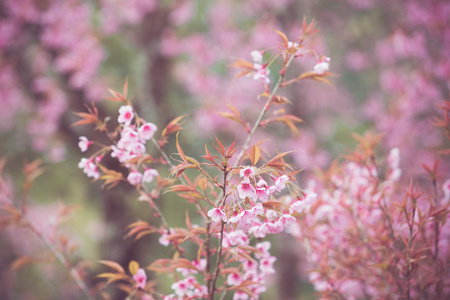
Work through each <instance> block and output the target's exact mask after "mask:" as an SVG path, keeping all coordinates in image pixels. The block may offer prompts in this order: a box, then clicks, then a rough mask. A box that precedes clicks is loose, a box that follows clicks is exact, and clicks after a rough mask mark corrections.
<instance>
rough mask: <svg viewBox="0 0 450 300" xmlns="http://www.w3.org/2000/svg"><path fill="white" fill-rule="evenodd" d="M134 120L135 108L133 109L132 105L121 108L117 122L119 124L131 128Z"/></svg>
mask: <svg viewBox="0 0 450 300" xmlns="http://www.w3.org/2000/svg"><path fill="white" fill-rule="evenodd" d="M133 118H134V112H133V107H131V106H130V105H125V106H121V107H120V108H119V117H118V118H117V121H118V122H119V123H122V124H125V125H127V126H129V125H130V124H131V120H133Z"/></svg>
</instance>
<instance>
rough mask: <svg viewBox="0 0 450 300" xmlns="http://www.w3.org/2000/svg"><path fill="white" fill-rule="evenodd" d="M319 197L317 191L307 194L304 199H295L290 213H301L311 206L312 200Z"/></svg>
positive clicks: (290, 207)
mask: <svg viewBox="0 0 450 300" xmlns="http://www.w3.org/2000/svg"><path fill="white" fill-rule="evenodd" d="M316 198H317V194H316V193H310V194H306V197H305V198H304V199H301V200H299V201H295V202H294V203H292V204H291V206H289V213H290V214H291V215H292V214H293V213H294V212H298V213H301V212H303V211H304V210H306V209H308V208H309V207H311V204H312V202H313V201H314V200H315V199H316Z"/></svg>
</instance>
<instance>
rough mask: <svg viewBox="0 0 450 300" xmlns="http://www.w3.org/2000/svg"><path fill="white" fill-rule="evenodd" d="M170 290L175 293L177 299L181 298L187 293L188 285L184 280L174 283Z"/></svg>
mask: <svg viewBox="0 0 450 300" xmlns="http://www.w3.org/2000/svg"><path fill="white" fill-rule="evenodd" d="M171 288H172V290H174V291H175V294H177V296H178V297H183V296H184V295H186V293H187V292H188V291H189V285H188V283H187V282H186V280H180V281H177V282H174V283H173V284H172V285H171Z"/></svg>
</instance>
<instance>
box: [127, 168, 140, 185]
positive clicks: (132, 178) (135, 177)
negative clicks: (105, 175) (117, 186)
mask: <svg viewBox="0 0 450 300" xmlns="http://www.w3.org/2000/svg"><path fill="white" fill-rule="evenodd" d="M127 180H128V182H129V183H130V184H132V185H138V184H139V183H141V182H142V174H141V173H139V172H138V171H131V172H130V174H128V177H127Z"/></svg>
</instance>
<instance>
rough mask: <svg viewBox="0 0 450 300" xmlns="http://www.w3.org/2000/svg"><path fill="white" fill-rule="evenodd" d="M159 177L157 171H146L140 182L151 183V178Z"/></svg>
mask: <svg viewBox="0 0 450 300" xmlns="http://www.w3.org/2000/svg"><path fill="white" fill-rule="evenodd" d="M158 175H159V173H158V171H157V170H155V169H147V170H145V171H144V175H143V176H142V182H152V181H153V178H155V177H157V176H158Z"/></svg>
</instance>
